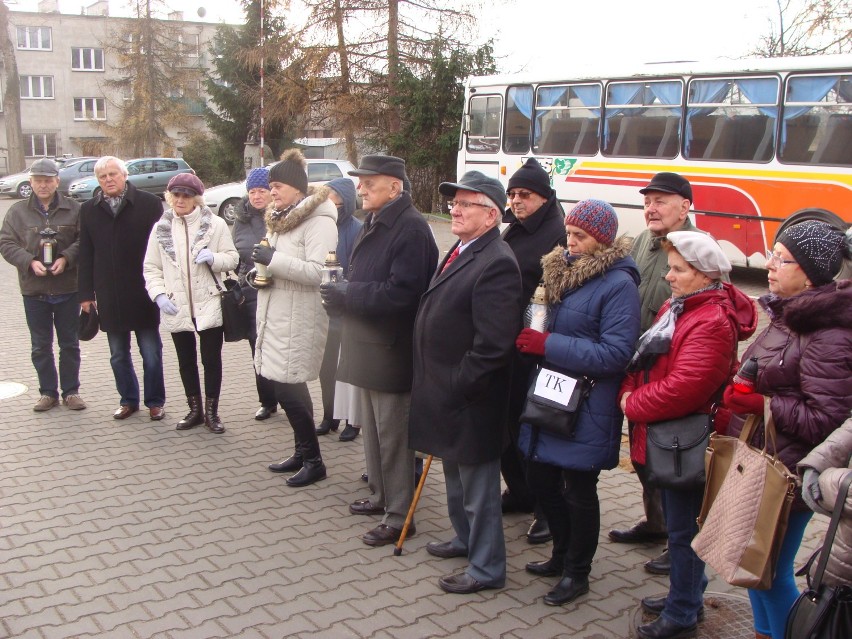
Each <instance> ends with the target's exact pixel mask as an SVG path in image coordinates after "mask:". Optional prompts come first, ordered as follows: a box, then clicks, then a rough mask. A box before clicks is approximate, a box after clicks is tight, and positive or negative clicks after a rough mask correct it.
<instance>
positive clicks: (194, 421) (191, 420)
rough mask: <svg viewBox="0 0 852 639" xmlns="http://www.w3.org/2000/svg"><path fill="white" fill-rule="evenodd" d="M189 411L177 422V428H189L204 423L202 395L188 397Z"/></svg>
mask: <svg viewBox="0 0 852 639" xmlns="http://www.w3.org/2000/svg"><path fill="white" fill-rule="evenodd" d="M186 403H187V404H189V412H188V413H187V414H186V417H184V418H183V419H182V420H180V421H179V422H178V423H177V426H176V427H175V430H187V429H190V428H193V427H194V426H198V425H199V424H203V423H204V412H203V411H202V409H201V395H190V396H188V397H187V398H186Z"/></svg>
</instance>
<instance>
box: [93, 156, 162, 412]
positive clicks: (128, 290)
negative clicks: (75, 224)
mask: <svg viewBox="0 0 852 639" xmlns="http://www.w3.org/2000/svg"><path fill="white" fill-rule="evenodd" d="M95 177H96V178H97V179H98V184H100V187H101V192H100V193H99V194H97V195H95V197H93V198H92V199H91V200H89V201H88V202H85V203H84V204H83V206H82V208H81V209H80V300H81V301H80V306H81V307H82V309H83V310H84V311H89V310H90V309H91V308H92V307H95V308H97V310H98V317H99V319H100V324H101V328H102V329H103V330H104V332H106V334H107V340H108V341H109V352H110V360H109V361H110V364H111V365H112V373H113V376H114V377H115V387H116V389H117V390H118V394H119V397H120V398H121V399H120V404H119V407H118V409H116V411H115V412H114V413H113V415H112V416H113V418H115V419H126V418H127V417H129V416H130V415H132V414H133V413H135V412H136V411H138V410H139V381H138V380H137V378H136V371H135V370H134V369H133V359H132V358H131V354H130V333H131V332H133V333H135V334H136V344H137V346H138V347H139V353H140V354H141V355H142V371H143V380H144V384H145V396H144V401H145V406H147V407H148V415H149V417H150V418H151V419H152V420H154V421H159V420H161V419H163V417H165V414H166V412H165V409H164V408H163V405H164V404H165V402H166V387H165V384H164V383H163V343H162V341H161V340H160V331H159V325H160V310H159V308H157V305H156V304H155V303H154V302H152V301H151V299H150V298H149V297H148V293H147V291H146V290H145V278H144V277H143V276H142V263H143V262H144V260H145V249H146V248H147V246H148V236H149V235H150V233H151V229H152V228H153V226H154V224H156V223H157V220H159V219H160V216H161V215H162V214H163V205H162V203H161V202H160V199H159V198H158V197H157V196H156V195H153V194H152V193H146V192H145V191H140V190H139V189H137V188H136V187H135V186H134V185H133V184H131V183H130V182H128V181H127V167H126V166H125V164H124V162H123V161H121V160H119V159H118V158H115V157H111V156H106V157H102V158H101V159H99V160H98V161H97V162H96V163H95Z"/></svg>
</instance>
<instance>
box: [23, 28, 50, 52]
mask: <svg viewBox="0 0 852 639" xmlns="http://www.w3.org/2000/svg"><path fill="white" fill-rule="evenodd" d="M45 33H46V34H47V46H42V45H43V43H44V39H45V38H44V37H43V36H44V34H45ZM15 35H16V38H15V40H16V42H15V43H16V45H17V47H18V49H20V50H27V51H53V33H52V32H51V29H50V27H17V29H16V33H15ZM22 35H23V38H22V37H21V36H22ZM22 42H23V43H22Z"/></svg>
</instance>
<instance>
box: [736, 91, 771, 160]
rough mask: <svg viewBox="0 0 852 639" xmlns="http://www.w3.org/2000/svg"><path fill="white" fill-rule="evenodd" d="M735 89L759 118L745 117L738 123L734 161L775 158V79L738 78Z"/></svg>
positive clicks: (753, 116) (754, 116)
mask: <svg viewBox="0 0 852 639" xmlns="http://www.w3.org/2000/svg"><path fill="white" fill-rule="evenodd" d="M737 86H738V87H739V89H740V91H742V93H743V95H744V96H745V97H746V98H747V99H748V101H749V102H751V103H752V104H753V105H755V106H756V107H757V110H758V112H759V113H760V115H746V116H744V117H743V118H742V119H740V122H739V123H738V127H737V137H738V139H739V144H738V146H737V151H736V155H737V159H741V160H754V161H755V162H768V161H769V160H771V159H772V156H773V155H775V128H776V127H775V123H776V121H777V120H778V79H777V78H749V79H738V80H737ZM746 118H748V119H746Z"/></svg>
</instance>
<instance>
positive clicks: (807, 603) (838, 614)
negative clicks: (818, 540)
mask: <svg viewBox="0 0 852 639" xmlns="http://www.w3.org/2000/svg"><path fill="white" fill-rule="evenodd" d="M850 484H852V472H848V473H846V475H844V477H843V481H842V482H840V490H839V491H838V493H837V500H836V501H835V502H834V511H833V512H832V513H831V523H830V524H829V526H828V530H827V531H826V533H825V541H823V544H822V548H821V549H819V550H817V552H815V553H814V554H813V555H812V556H811V558H810V559H809V560H808V562H807V563H806V564H805V566H804V567H803V568H802V569H801V570H799V571H798V572H797V573H796V575H797V576H799V577H801V576H802V575H807V576H808V577H807V579H808V587H807V589H806V590H805V592H803V593H802V594H801V595H799V598H798V599H797V600H796V603H795V604H793V607H792V608H791V609H790V614H789V615H788V616H787V629H786V631H785V633H784V637H785V639H847V638H848V637H852V586H850V585H848V584H841V585H837V586H828V585H826V584H824V583H823V582H822V579H823V576H824V574H825V567H826V565H827V564H828V557H829V555H830V554H831V546H832V544H833V543H834V536H835V535H836V534H837V527H838V525H839V524H840V519H841V517H842V513H843V508H844V506H845V505H846V498H847V495H848V493H849V485H850ZM817 556H819V563H818V564H817V568H816V572H814V575H813V581H812V580H811V575H810V569H811V565H812V564H813V562H814V560H815V559H816V558H817Z"/></svg>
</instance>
